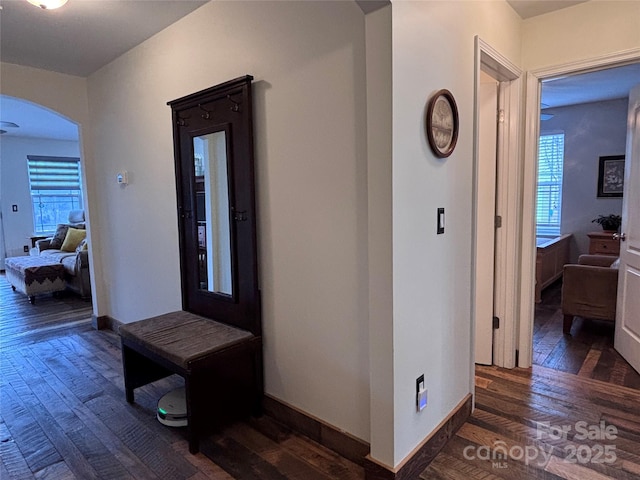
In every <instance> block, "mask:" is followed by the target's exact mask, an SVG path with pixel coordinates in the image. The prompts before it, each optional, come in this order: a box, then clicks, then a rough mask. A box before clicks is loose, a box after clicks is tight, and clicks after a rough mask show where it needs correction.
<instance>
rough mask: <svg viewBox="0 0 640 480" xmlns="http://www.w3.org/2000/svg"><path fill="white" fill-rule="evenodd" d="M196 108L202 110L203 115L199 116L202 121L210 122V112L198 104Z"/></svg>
mask: <svg viewBox="0 0 640 480" xmlns="http://www.w3.org/2000/svg"><path fill="white" fill-rule="evenodd" d="M198 108H199V109H200V110H202V111H203V112H204V113H202V114H200V116H201V117H202V118H203V119H204V120H211V114H212V113H213V111H212V110H207V109H206V108H204V107H203V106H202V105H200V104H198Z"/></svg>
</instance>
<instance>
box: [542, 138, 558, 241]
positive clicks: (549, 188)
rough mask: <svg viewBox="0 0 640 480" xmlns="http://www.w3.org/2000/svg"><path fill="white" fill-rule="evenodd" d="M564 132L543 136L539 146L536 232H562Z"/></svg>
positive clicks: (554, 233)
mask: <svg viewBox="0 0 640 480" xmlns="http://www.w3.org/2000/svg"><path fill="white" fill-rule="evenodd" d="M563 164H564V133H556V134H551V135H541V136H540V144H539V149H538V189H537V190H538V196H537V201H536V235H537V236H550V237H555V236H558V235H560V222H561V211H562V171H563Z"/></svg>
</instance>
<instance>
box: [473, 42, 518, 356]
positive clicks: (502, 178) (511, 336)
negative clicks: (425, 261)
mask: <svg viewBox="0 0 640 480" xmlns="http://www.w3.org/2000/svg"><path fill="white" fill-rule="evenodd" d="M475 93H476V94H475V129H474V192H473V199H474V205H473V208H474V211H473V232H474V237H473V251H472V258H473V265H474V269H473V274H472V275H473V276H472V280H471V282H472V299H471V304H472V308H473V319H474V320H473V322H472V323H473V326H474V332H473V336H472V338H474V362H475V363H477V364H485V365H487V364H488V365H491V364H495V365H498V366H503V367H508V368H509V367H513V366H515V340H516V327H517V325H516V312H517V302H516V300H517V291H518V282H517V281H516V279H517V277H516V276H515V270H514V269H515V268H517V262H516V258H518V248H517V244H518V241H517V232H518V229H519V219H518V212H517V210H516V208H515V206H516V205H517V203H518V202H517V197H518V195H519V190H518V188H514V187H513V186H514V185H517V184H518V181H517V173H518V170H519V158H520V155H519V153H518V151H519V143H518V138H519V124H520V99H521V71H520V70H519V69H518V68H517V67H516V66H515V65H514V64H512V63H511V62H510V61H509V60H508V59H506V58H505V57H504V56H502V55H501V54H500V53H499V52H497V51H496V50H494V49H493V48H492V47H491V46H490V45H488V44H487V43H486V42H484V41H483V40H482V39H480V38H479V37H476V90H475Z"/></svg>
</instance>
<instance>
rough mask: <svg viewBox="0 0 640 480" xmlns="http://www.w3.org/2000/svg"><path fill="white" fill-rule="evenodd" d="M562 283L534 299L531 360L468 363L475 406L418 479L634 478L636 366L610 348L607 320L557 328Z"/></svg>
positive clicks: (637, 472) (638, 460)
mask: <svg viewBox="0 0 640 480" xmlns="http://www.w3.org/2000/svg"><path fill="white" fill-rule="evenodd" d="M561 289H562V283H561V282H558V283H556V284H553V285H552V286H550V287H549V288H548V289H546V290H545V291H544V292H543V297H542V303H541V304H539V305H537V306H536V317H535V323H534V366H533V368H530V369H523V368H516V369H512V370H508V369H503V368H498V367H485V366H476V397H475V407H476V408H475V410H474V412H473V414H472V416H471V418H470V419H469V421H468V422H467V423H465V424H464V425H463V426H462V428H461V429H460V430H459V431H458V433H457V434H456V435H455V436H454V438H453V439H452V441H450V442H449V443H448V444H447V445H446V446H445V448H444V449H443V450H442V451H441V452H440V454H438V456H437V457H436V458H435V460H434V461H433V462H432V463H431V465H430V466H429V467H428V468H427V469H426V470H425V471H424V472H423V474H422V475H421V478H423V479H425V480H426V479H447V480H458V479H459V480H463V479H464V480H466V479H478V480H480V479H483V480H494V479H536V478H541V479H560V478H562V479H570V480H592V479H593V480H603V479H616V480H626V479H629V480H631V479H640V375H638V373H637V372H635V371H634V370H633V369H632V368H631V366H629V364H628V363H627V362H625V361H624V359H623V358H622V357H621V356H620V355H619V354H618V353H617V352H616V351H615V350H614V348H613V332H614V330H613V329H614V326H613V324H611V323H607V322H599V321H592V320H584V319H576V320H575V321H574V323H573V328H572V329H571V333H572V335H571V336H567V335H563V334H562V319H563V317H562V312H561V310H560V294H561ZM545 422H548V425H549V426H556V427H558V428H559V429H558V430H550V429H549V428H547V427H545V426H544V423H545ZM580 422H584V423H580ZM601 422H604V423H601ZM607 427H609V428H611V427H615V429H616V430H617V433H615V434H613V433H611V431H610V433H606V432H607V430H606V428H607ZM562 428H564V429H565V430H566V436H565V435H562V433H561V432H562V430H561V429H562ZM585 429H587V431H589V429H592V430H591V432H592V437H598V436H599V437H600V438H589V435H585V434H584V430H585ZM556 432H557V435H553V434H554V433H556ZM607 436H608V437H614V436H615V438H603V437H607ZM582 437H586V438H582ZM527 448H529V452H530V455H528V456H524V457H522V458H519V457H520V452H523V451H526V449H527ZM505 450H506V452H507V455H506V456H505V457H503V458H500V455H501V454H502V453H503V452H504V451H505ZM544 455H546V456H544ZM487 457H488V458H487ZM527 458H529V459H530V460H527Z"/></svg>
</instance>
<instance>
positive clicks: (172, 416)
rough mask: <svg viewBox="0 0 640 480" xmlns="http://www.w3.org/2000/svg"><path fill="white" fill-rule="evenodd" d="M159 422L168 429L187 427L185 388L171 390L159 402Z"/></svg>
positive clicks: (157, 415)
mask: <svg viewBox="0 0 640 480" xmlns="http://www.w3.org/2000/svg"><path fill="white" fill-rule="evenodd" d="M156 417H157V418H158V421H159V422H160V423H161V424H163V425H166V426H168V427H186V426H187V400H186V398H185V393H184V387H182V388H176V389H175V390H171V391H170V392H169V393H167V394H166V395H164V396H163V397H162V398H161V399H160V400H158V413H157V414H156Z"/></svg>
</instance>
